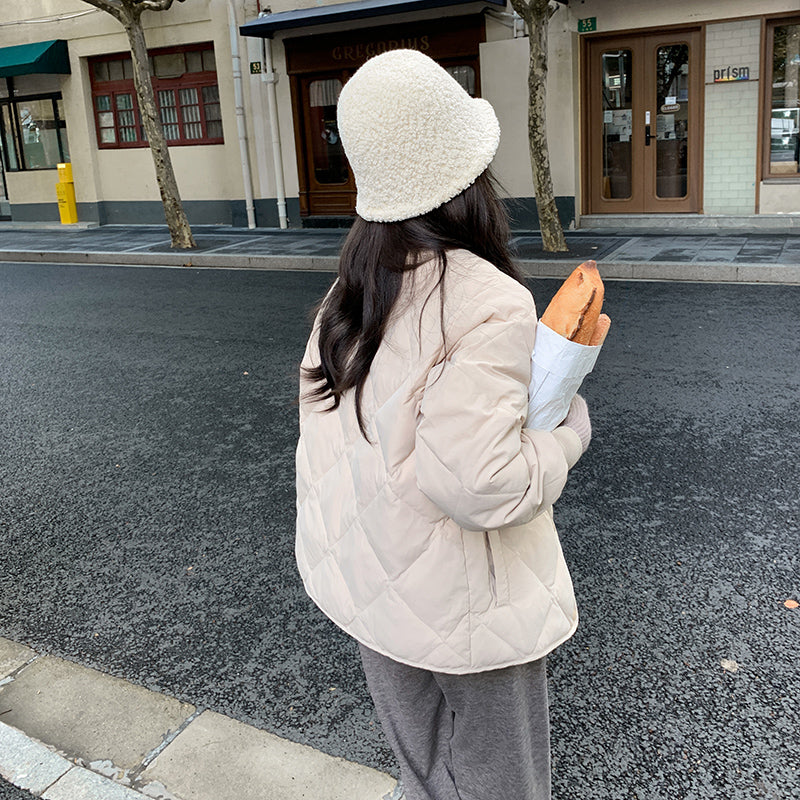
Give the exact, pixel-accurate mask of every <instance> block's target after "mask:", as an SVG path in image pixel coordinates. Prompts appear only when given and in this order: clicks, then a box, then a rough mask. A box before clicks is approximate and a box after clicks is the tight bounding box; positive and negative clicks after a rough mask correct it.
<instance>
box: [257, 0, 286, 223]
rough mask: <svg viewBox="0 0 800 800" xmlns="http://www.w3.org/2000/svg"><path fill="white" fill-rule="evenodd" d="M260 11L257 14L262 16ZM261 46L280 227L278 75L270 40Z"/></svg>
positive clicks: (282, 208)
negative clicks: (274, 65) (276, 86)
mask: <svg viewBox="0 0 800 800" xmlns="http://www.w3.org/2000/svg"><path fill="white" fill-rule="evenodd" d="M263 15H264V12H261V14H260V15H259V16H263ZM261 41H262V48H263V52H264V72H263V74H262V76H261V80H263V81H264V83H266V85H267V106H268V108H269V130H270V137H271V139H272V159H273V161H274V163H275V191H276V193H277V196H278V220H279V221H280V226H281V228H288V227H289V222H288V219H287V217H286V188H285V186H284V183H283V155H282V153H281V132H280V127H279V126H278V93H277V91H276V89H275V84H276V83H277V82H278V76H277V75H276V74H275V69H274V67H273V64H272V40H271V39H267V38H264V39H262V40H261Z"/></svg>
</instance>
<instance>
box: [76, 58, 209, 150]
mask: <svg viewBox="0 0 800 800" xmlns="http://www.w3.org/2000/svg"><path fill="white" fill-rule="evenodd" d="M150 72H151V74H152V76H153V90H154V92H155V96H156V105H157V107H158V114H159V118H160V119H161V125H162V127H163V129H164V135H165V137H166V139H167V143H168V144H170V145H190V144H221V143H222V142H223V137H222V114H221V111H220V102H219V86H218V85H217V71H216V63H215V60H214V50H213V48H212V45H211V44H203V45H195V46H192V47H177V48H176V47H173V48H166V49H163V50H156V51H153V52H151V53H150ZM90 73H91V76H92V95H93V99H94V111H95V124H96V127H97V143H98V146H99V147H100V148H103V149H107V148H126V147H146V146H147V136H146V134H145V132H144V127H143V126H142V122H141V115H140V113H139V104H138V100H137V97H136V91H135V89H134V86H133V63H132V61H131V57H130V56H129V55H125V54H117V55H113V56H103V57H98V58H96V59H93V60H92V61H91V62H90Z"/></svg>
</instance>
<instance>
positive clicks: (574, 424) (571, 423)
mask: <svg viewBox="0 0 800 800" xmlns="http://www.w3.org/2000/svg"><path fill="white" fill-rule="evenodd" d="M561 424H562V425H565V426H566V427H567V428H572V430H574V431H575V433H577V434H578V437H579V438H580V440H581V446H582V447H583V452H584V453H585V452H586V450H587V448H588V447H589V442H590V441H591V438H592V423H591V421H590V419H589V406H587V405H586V401H585V400H584V399H583V398H582V397H581V396H580V395H579V394H576V395H575V397H573V398H572V402H571V403H570V404H569V411H568V412H567V416H566V418H565V419H564V421H563V422H562V423H561Z"/></svg>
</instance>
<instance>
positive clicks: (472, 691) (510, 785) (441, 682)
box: [360, 645, 550, 800]
mask: <svg viewBox="0 0 800 800" xmlns="http://www.w3.org/2000/svg"><path fill="white" fill-rule="evenodd" d="M360 647H361V661H362V663H363V665H364V672H365V674H366V677H367V685H368V686H369V690H370V694H371V695H372V699H373V702H374V703H375V709H376V711H377V713H378V719H379V720H380V723H381V727H382V728H383V732H384V734H385V735H386V738H387V740H388V741H389V744H390V745H391V747H392V749H393V750H394V752H395V755H396V756H397V760H398V762H399V764H400V778H401V780H402V781H403V784H404V786H405V791H406V798H407V800H550V723H549V718H548V704H547V668H546V659H544V658H542V659H539V660H538V661H532V662H530V663H528V664H522V665H520V666H516V667H505V668H504V669H495V670H490V671H489V672H477V673H474V674H470V675H447V674H445V673H442V672H430V671H429V670H425V669H417V668H416V667H409V666H406V665H405V664H400V663H398V662H397V661H394V660H393V659H391V658H387V657H386V656H382V655H380V654H379V653H376V652H374V651H373V650H370V649H369V648H367V647H364V646H363V645H361V646H360Z"/></svg>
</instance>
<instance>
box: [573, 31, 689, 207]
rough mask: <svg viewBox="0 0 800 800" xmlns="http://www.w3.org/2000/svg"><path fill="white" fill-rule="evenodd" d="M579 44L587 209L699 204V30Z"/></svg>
mask: <svg viewBox="0 0 800 800" xmlns="http://www.w3.org/2000/svg"><path fill="white" fill-rule="evenodd" d="M587 50H588V70H587V72H586V82H587V83H588V86H587V87H586V88H585V91H586V93H588V98H587V99H588V103H587V106H588V109H589V113H588V118H587V119H586V120H585V128H584V130H585V131H586V133H587V136H586V139H587V140H588V148H587V149H588V153H587V156H588V184H589V185H588V191H587V196H588V200H589V202H588V206H589V208H588V211H589V213H595V214H597V213H618V214H629V213H670V212H692V211H699V209H700V142H701V139H700V129H699V120H700V116H699V109H700V92H701V88H702V83H701V78H700V69H701V65H700V63H699V33H698V32H697V31H689V32H681V33H677V34H669V35H665V34H660V35H655V34H653V35H648V36H635V37H620V38H615V39H604V40H595V41H592V42H590V43H589V46H588V48H587Z"/></svg>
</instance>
